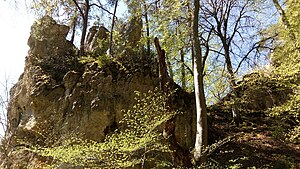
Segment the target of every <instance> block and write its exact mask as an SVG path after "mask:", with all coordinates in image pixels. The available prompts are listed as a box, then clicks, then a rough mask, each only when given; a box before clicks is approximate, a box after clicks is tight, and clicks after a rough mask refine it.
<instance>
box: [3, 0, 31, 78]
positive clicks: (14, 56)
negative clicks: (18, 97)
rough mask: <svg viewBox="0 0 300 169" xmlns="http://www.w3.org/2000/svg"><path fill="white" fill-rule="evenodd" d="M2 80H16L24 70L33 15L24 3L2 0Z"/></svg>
mask: <svg viewBox="0 0 300 169" xmlns="http://www.w3.org/2000/svg"><path fill="white" fill-rule="evenodd" d="M0 23H1V26H0V51H1V52H0V57H1V58H0V82H1V83H4V81H5V79H7V78H8V80H9V81H10V82H12V83H13V82H16V80H17V79H18V77H19V76H20V74H21V73H22V72H23V69H24V64H25V62H24V61H25V57H26V55H27V52H28V49H29V47H28V46H27V40H28V37H29V33H30V27H31V25H32V23H33V16H32V15H30V14H29V12H27V10H26V7H25V5H24V4H17V5H15V4H14V3H11V2H8V1H4V0H0Z"/></svg>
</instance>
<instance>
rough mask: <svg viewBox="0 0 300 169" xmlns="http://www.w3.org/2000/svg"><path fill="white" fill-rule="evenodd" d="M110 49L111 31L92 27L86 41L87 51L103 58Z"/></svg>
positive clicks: (102, 27) (101, 27)
mask: <svg viewBox="0 0 300 169" xmlns="http://www.w3.org/2000/svg"><path fill="white" fill-rule="evenodd" d="M108 47H109V31H108V30H107V29H106V28H105V27H104V26H100V27H98V26H92V27H91V28H90V29H89V33H88V36H87V41H86V51H87V52H89V53H93V54H94V55H96V56H103V55H104V54H106V51H107V50H108Z"/></svg>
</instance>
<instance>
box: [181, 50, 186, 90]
mask: <svg viewBox="0 0 300 169" xmlns="http://www.w3.org/2000/svg"><path fill="white" fill-rule="evenodd" d="M180 57H181V58H180V61H181V87H182V89H183V90H185V89H186V80H185V68H184V63H185V62H184V52H183V49H181V50H180Z"/></svg>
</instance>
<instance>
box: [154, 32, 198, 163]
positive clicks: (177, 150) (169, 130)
mask: <svg viewBox="0 0 300 169" xmlns="http://www.w3.org/2000/svg"><path fill="white" fill-rule="evenodd" d="M154 44H155V47H156V50H157V53H158V65H159V80H160V89H161V90H162V91H163V92H165V93H168V92H169V88H168V87H167V81H168V80H167V64H166V56H165V51H164V50H163V49H161V47H160V44H159V40H158V38H155V39H154ZM171 97H172V96H169V97H168V98H167V107H168V108H167V111H169V112H171V111H173V110H172V107H173V106H172V98H171ZM163 133H164V136H165V138H166V139H167V141H168V142H169V143H170V149H171V150H172V156H173V158H174V160H175V162H176V163H177V164H178V165H181V166H185V167H190V166H192V164H191V159H190V153H189V151H188V150H184V149H183V148H182V147H181V146H180V145H179V144H178V143H177V141H176V138H175V118H174V117H173V118H171V119H170V120H168V121H167V122H166V124H165V126H164V131H163Z"/></svg>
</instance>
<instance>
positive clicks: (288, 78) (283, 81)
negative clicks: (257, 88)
mask: <svg viewBox="0 0 300 169" xmlns="http://www.w3.org/2000/svg"><path fill="white" fill-rule="evenodd" d="M299 8H300V4H299V2H297V1H295V0H287V1H286V10H285V12H286V17H287V20H288V23H289V27H287V26H286V25H285V26H284V25H283V24H279V25H278V30H279V37H278V38H279V40H278V43H277V44H276V48H275V50H274V52H273V54H272V56H271V59H272V61H273V64H274V68H273V79H274V80H276V81H277V84H278V86H280V87H286V88H289V89H290V90H291V93H290V94H289V99H288V101H286V102H285V103H284V104H282V105H279V106H276V107H273V108H272V109H270V110H269V111H268V113H269V115H270V116H272V117H276V118H278V119H280V120H282V121H288V122H289V123H290V124H292V126H294V128H293V129H292V130H290V132H289V133H288V134H286V136H287V137H286V139H287V140H289V141H295V142H299V141H300V137H299V136H300V132H299V125H300V108H299V105H300V85H299V82H300V30H299V27H300V21H299V17H300V12H299V10H297V9H299Z"/></svg>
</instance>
